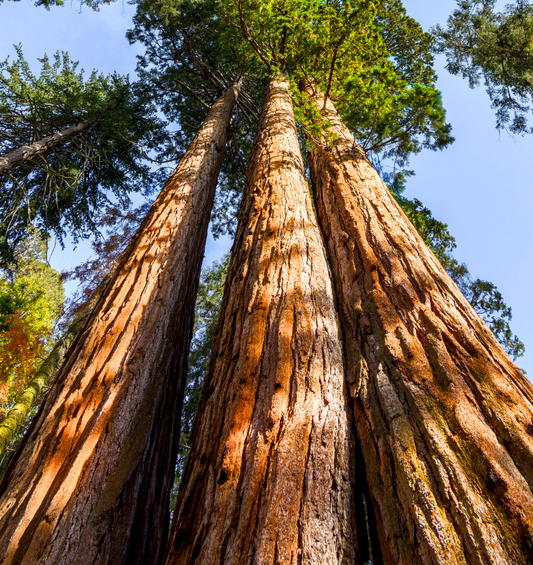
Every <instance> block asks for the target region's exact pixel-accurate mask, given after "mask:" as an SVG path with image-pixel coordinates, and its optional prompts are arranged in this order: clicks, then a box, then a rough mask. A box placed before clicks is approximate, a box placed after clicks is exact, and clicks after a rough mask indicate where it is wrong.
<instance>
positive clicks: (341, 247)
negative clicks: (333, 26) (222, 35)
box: [309, 96, 533, 565]
mask: <svg viewBox="0 0 533 565" xmlns="http://www.w3.org/2000/svg"><path fill="white" fill-rule="evenodd" d="M316 103H317V105H318V107H319V109H321V110H322V114H323V115H324V116H325V117H326V118H327V119H328V120H329V121H330V122H331V123H332V127H331V131H333V132H334V133H335V134H336V136H337V141H336V142H335V144H334V145H333V146H332V147H317V148H316V149H314V150H313V151H312V152H311V153H310V156H309V161H310V168H311V175H312V181H313V190H314V194H315V203H316V209H317V213H318V217H319V223H320V225H321V227H322V230H323V233H324V237H325V239H326V241H327V247H328V254H329V259H330V263H331V267H332V270H333V276H334V280H335V287H336V290H337V297H338V300H339V310H340V313H339V315H340V319H341V325H342V328H343V335H344V344H345V355H346V372H347V379H348V382H349V385H350V391H351V397H352V402H353V408H354V414H355V421H356V427H357V432H358V437H359V440H360V442H361V445H362V451H363V455H364V459H365V462H366V475H367V478H368V485H369V490H370V495H371V498H372V503H373V505H374V509H375V513H376V518H377V525H378V533H379V538H380V541H381V549H382V552H383V556H384V562H385V563H390V564H393V563H394V564H395V565H396V564H397V565H407V564H409V565H415V564H416V565H419V564H424V565H430V564H440V565H453V564H463V565H478V564H479V565H481V564H484V565H488V564H491V565H496V564H497V565H526V564H530V563H532V562H533V494H532V488H533V404H532V403H533V388H532V386H531V384H530V383H529V382H528V381H527V380H526V379H525V377H524V375H523V374H522V373H521V371H520V370H519V369H517V368H516V367H515V365H513V363H512V362H511V361H510V360H509V358H508V356H507V355H506V353H505V352H504V351H503V349H502V348H501V346H500V344H499V343H498V342H497V340H496V339H495V337H494V336H493V334H492V332H491V331H490V330H489V329H488V328H487V327H486V326H485V324H484V323H483V321H482V320H481V319H480V318H479V317H478V316H477V315H476V314H475V312H474V310H473V309H472V307H471V306H470V304H469V303H468V302H467V301H466V299H465V298H464V297H463V296H462V294H461V293H460V292H459V290H458V288H457V287H456V285H455V284H454V283H453V282H452V280H451V279H450V278H449V276H448V275H447V273H446V272H445V271H444V269H443V268H442V267H441V265H440V263H439V261H438V260H437V259H436V257H435V256H434V255H433V253H432V252H431V251H430V250H429V249H428V248H427V247H426V245H425V244H424V242H423V241H422V239H421V238H420V237H419V236H418V234H417V232H416V230H415V229H414V227H413V226H412V225H411V224H410V222H409V220H408V219H407V218H406V216H405V215H404V214H403V212H402V211H401V210H400V208H399V207H398V205H397V204H396V202H395V201H394V199H393V198H392V196H391V194H390V192H389V190H388V189H387V187H386V186H385V185H384V183H383V182H382V181H381V179H380V177H379V175H378V174H377V173H376V171H375V170H374V168H373V167H372V166H371V164H370V162H369V161H368V159H367V158H366V156H365V154H364V152H363V151H362V150H361V148H360V147H359V146H358V145H357V143H356V142H355V141H354V138H353V137H352V135H351V134H350V132H349V131H348V130H347V128H346V127H345V126H344V125H343V124H342V122H341V120H340V118H339V116H338V114H337V113H336V111H335V108H334V107H333V105H332V103H331V101H328V103H327V105H326V108H323V99H321V97H320V96H318V98H317V99H316Z"/></svg>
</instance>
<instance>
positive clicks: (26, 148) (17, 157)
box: [0, 122, 90, 175]
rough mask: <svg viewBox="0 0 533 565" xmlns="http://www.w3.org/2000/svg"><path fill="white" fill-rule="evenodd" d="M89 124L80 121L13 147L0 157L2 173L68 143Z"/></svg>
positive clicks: (0, 171)
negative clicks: (36, 139) (30, 142)
mask: <svg viewBox="0 0 533 565" xmlns="http://www.w3.org/2000/svg"><path fill="white" fill-rule="evenodd" d="M89 126H90V124H89V123H88V122H80V123H79V124H76V125H74V126H70V127H69V128H65V129H63V130H61V131H58V132H56V133H54V134H53V135H49V136H47V137H43V138H42V139H40V140H39V141H36V142H35V143H32V144H31V145H23V146H22V147H17V149H13V151H10V152H9V153H6V154H5V155H2V156H1V157H0V175H2V174H6V173H8V172H9V170H10V169H12V168H13V167H14V166H15V165H18V164H19V163H23V162H24V161H29V160H30V159H33V158H34V157H36V156H37V155H41V153H44V152H46V151H48V150H49V149H51V148H52V147H57V146H58V145H62V144H63V143H66V142H67V141H68V140H69V139H71V138H72V137H74V136H75V135H76V134H78V133H80V132H81V131H84V130H86V129H87V128H88V127H89Z"/></svg>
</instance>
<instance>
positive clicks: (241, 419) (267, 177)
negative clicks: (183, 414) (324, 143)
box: [166, 80, 362, 565]
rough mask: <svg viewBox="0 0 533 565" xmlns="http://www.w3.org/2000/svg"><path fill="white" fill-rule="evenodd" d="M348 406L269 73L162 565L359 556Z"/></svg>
mask: <svg viewBox="0 0 533 565" xmlns="http://www.w3.org/2000/svg"><path fill="white" fill-rule="evenodd" d="M347 401H348V397H347V389H346V386H345V384H344V371H343V361H342V348H341V342H340V336H339V328H338V320H337V314H336V311H335V305H334V299H333V291H332V285H331V278H330V273H329V269H328V266H327V260H326V257H325V249H324V246H323V242H322V240H321V236H320V233H319V231H318V227H317V224H316V220H315V217H314V213H313V209H312V205H311V199H310V195H309V189H308V186H307V181H306V179H305V176H304V169H303V163H302V158H301V154H300V149H299V145H298V138H297V134H296V127H295V123H294V116H293V110H292V103H291V97H290V94H289V92H288V82H287V81H285V80H272V81H271V83H270V85H269V88H268V91H267V94H266V98H265V102H264V105H263V109H262V113H261V117H260V120H259V125H258V132H257V134H256V138H255V141H254V147H253V149H252V156H251V159H250V163H249V167H248V173H247V180H246V186H245V189H244V196H243V203H242V208H241V211H240V216H239V226H238V228H237V235H236V240H235V243H234V246H233V252H232V258H231V263H230V268H229V272H228V278H227V282H226V288H225V294H224V300H223V305H222V309H221V314H220V318H219V325H218V330H217V334H216V336H215V343H214V347H213V353H212V357H211V363H210V371H209V374H208V376H207V377H206V382H205V384H204V390H203V393H202V398H201V401H200V407H199V410H198V415H197V418H196V424H195V428H194V431H193V438H192V445H191V452H190V454H189V457H188V460H187V463H186V467H185V470H184V475H183V479H182V484H181V487H180V492H179V493H178V500H177V504H176V510H175V514H174V522H173V526H172V532H171V539H170V542H169V549H168V552H167V553H168V554H167V559H166V564H167V565H178V564H180V565H183V564H193V563H195V564H200V563H201V564H202V565H212V564H213V565H214V564H217V565H218V564H226V565H229V564H232V565H247V564H261V565H267V564H296V563H305V564H308V565H309V564H320V565H323V564H325V563H327V564H328V565H335V564H340V563H343V564H344V563H346V564H348V563H350V564H354V563H362V559H361V558H360V555H359V540H358V537H357V529H356V523H355V521H356V511H355V502H354V496H355V495H354V493H355V491H356V486H355V485H354V481H355V469H354V465H353V460H352V458H351V457H350V455H351V453H352V452H353V450H354V447H355V444H354V435H353V429H352V423H351V420H350V417H349V410H347V407H349V405H348V404H347Z"/></svg>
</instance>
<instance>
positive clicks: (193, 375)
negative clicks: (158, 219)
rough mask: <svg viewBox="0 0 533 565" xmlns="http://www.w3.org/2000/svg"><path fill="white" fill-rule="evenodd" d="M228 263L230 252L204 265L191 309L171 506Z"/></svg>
mask: <svg viewBox="0 0 533 565" xmlns="http://www.w3.org/2000/svg"><path fill="white" fill-rule="evenodd" d="M228 266H229V255H226V256H225V257H224V258H222V259H221V260H220V261H215V262H214V263H212V264H211V265H210V266H209V267H207V268H206V269H204V270H203V272H202V277H201V279H200V286H199V289H198V296H197V298H196V310H195V313H194V334H193V338H192V343H191V352H190V354H189V373H188V375H187V384H186V385H185V397H184V402H183V411H182V414H181V441H180V448H179V454H178V461H177V464H176V479H175V481H174V486H173V489H172V493H171V507H172V508H174V505H175V503H176V496H177V493H178V487H179V483H180V480H181V475H182V473H183V468H184V466H185V461H186V459H187V454H188V451H189V446H190V440H191V436H192V429H193V423H194V418H195V416H196V412H197V410H198V404H199V402H200V395H201V393H202V387H203V383H204V379H205V376H206V375H207V371H208V370H209V360H210V358H211V350H212V348H213V338H214V336H215V331H216V327H217V323H218V317H219V314H220V307H221V306H222V297H223V294H224V283H225V281H226V275H227V272H228Z"/></svg>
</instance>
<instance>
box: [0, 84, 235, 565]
mask: <svg viewBox="0 0 533 565" xmlns="http://www.w3.org/2000/svg"><path fill="white" fill-rule="evenodd" d="M238 91H239V87H238V86H235V87H233V88H231V89H229V90H228V91H227V92H226V93H225V95H224V96H223V97H222V98H220V99H219V100H218V101H217V102H216V103H215V104H214V106H213V107H212V108H211V110H210V112H209V114H208V116H207V118H206V121H205V122H204V124H203V126H202V128H201V129H200V130H199V132H198V133H197V135H196V137H195V139H194V141H193V142H192V144H191V147H190V148H189V150H188V151H187V152H186V153H185V155H184V156H183V157H182V159H181V161H180V163H179V165H178V167H177V168H176V170H175V171H174V173H173V174H172V175H171V177H170V179H169V180H168V182H167V184H166V185H165V187H164V188H163V190H162V192H161V194H160V196H159V197H158V199H157V200H156V201H155V203H154V204H153V206H152V207H151V209H150V211H149V213H148V215H147V217H146V218H145V220H144V221H143V222H142V224H141V226H140V228H139V230H138V231H137V234H136V235H135V237H134V238H133V240H132V242H131V243H130V245H129V246H128V248H127V249H126V251H125V252H124V253H123V255H122V256H121V258H120V260H119V263H118V265H117V268H116V271H115V273H114V275H113V277H112V279H111V281H110V282H109V284H108V286H107V287H106V290H105V292H104V294H103V296H102V297H101V298H100V300H99V302H98V304H97V305H96V307H95V309H94V311H93V313H92V314H91V317H90V318H89V320H88V322H87V325H86V327H85V329H84V330H83V332H81V334H80V335H79V336H78V337H77V338H76V340H75V342H74V343H73V345H72V347H71V349H70V351H69V353H68V355H67V360H66V362H65V364H64V366H63V367H62V369H61V371H60V373H59V375H58V378H57V380H56V382H55V384H54V385H53V387H52V389H51V391H50V393H49V395H48V397H47V399H46V401H45V403H44V405H43V407H42V409H41V411H40V412H39V414H38V415H37V416H36V418H35V420H34V422H33V424H32V426H31V427H30V430H29V432H28V434H27V436H26V438H25V439H24V441H23V445H22V446H21V448H20V449H19V450H18V451H17V452H16V453H15V455H14V457H13V460H12V461H11V463H10V466H9V467H8V469H7V470H6V473H5V476H4V479H3V482H2V483H1V485H0V494H1V495H2V498H0V532H1V534H0V556H1V557H0V563H2V565H15V564H17V565H18V564H25V565H26V564H27V565H30V564H31V565H34V564H36V563H39V564H45V563H46V564H50V565H52V564H53V565H62V564H64V565H67V564H68V565H72V564H73V563H83V564H84V565H89V564H127V565H130V564H131V565H134V564H137V563H143V564H148V563H158V562H159V561H160V559H161V553H162V551H163V549H164V548H163V547H161V546H162V544H164V541H165V537H166V536H165V533H166V531H168V493H169V490H170V487H171V485H172V480H173V478H174V468H173V463H174V461H175V456H176V452H177V444H178V440H179V416H180V411H181V402H182V395H183V384H184V378H185V375H186V370H187V356H188V348H189V344H190V339H191V334H192V326H193V318H194V302H195V300H194V298H195V293H196V291H197V288H198V280H199V276H200V269H201V263H202V259H203V251H204V246H205V240H206V236H207V228H208V223H209V217H210V212H211V208H212V204H213V200H214V193H215V186H216V182H217V177H218V173H219V170H220V165H221V161H222V155H223V149H224V146H225V142H226V136H227V133H226V132H227V128H228V126H229V122H230V120H231V115H232V111H233V107H234V104H235V101H236V98H237V96H238Z"/></svg>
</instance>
